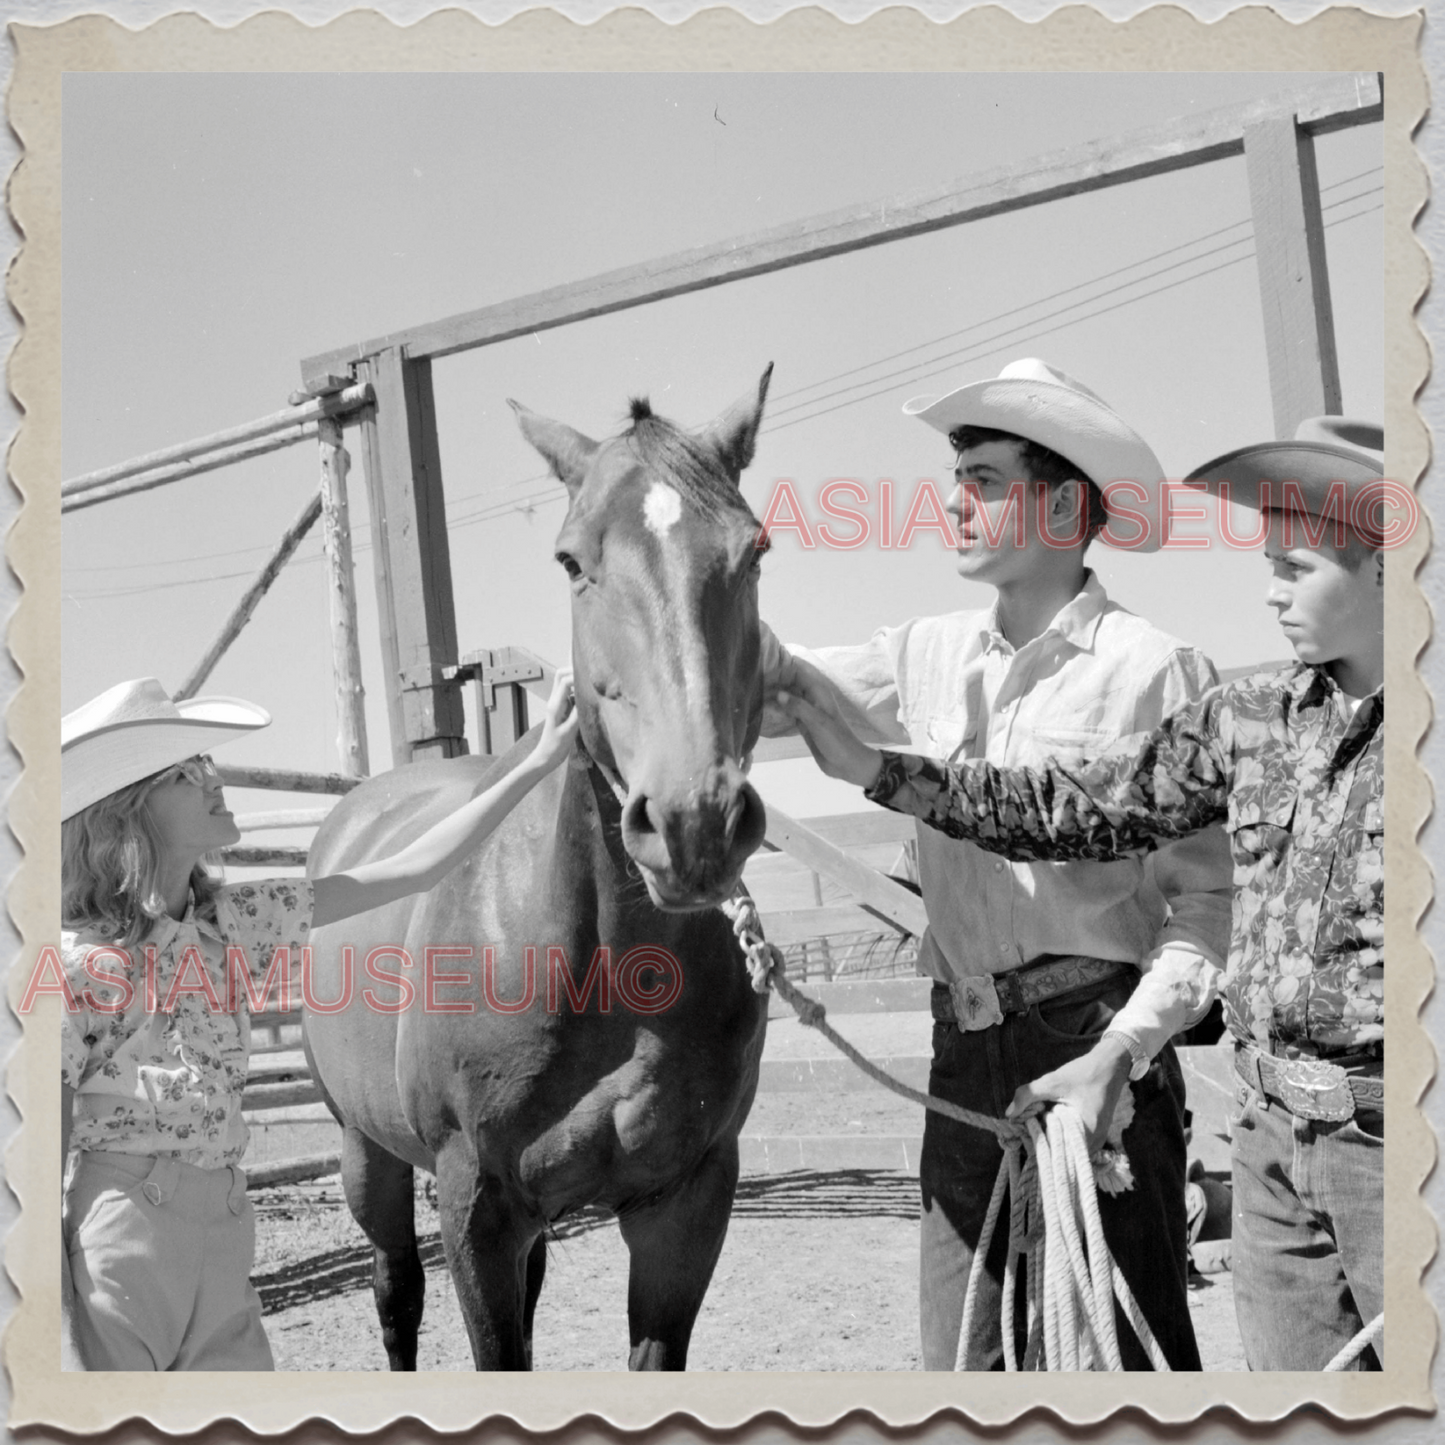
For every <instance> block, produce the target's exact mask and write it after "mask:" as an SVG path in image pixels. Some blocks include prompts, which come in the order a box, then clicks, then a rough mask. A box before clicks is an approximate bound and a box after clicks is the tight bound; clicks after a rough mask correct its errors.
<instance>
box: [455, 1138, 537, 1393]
mask: <svg viewBox="0 0 1445 1445" xmlns="http://www.w3.org/2000/svg"><path fill="white" fill-rule="evenodd" d="M437 1210H438V1213H439V1215H440V1217H441V1227H442V1246H443V1248H444V1249H445V1250H446V1256H447V1264H448V1266H449V1267H450V1269H451V1274H452V1281H453V1283H454V1284H455V1285H456V1289H457V1302H458V1303H459V1304H460V1305H461V1309H462V1319H463V1320H464V1321H465V1322H466V1326H467V1337H468V1339H469V1340H470V1341H471V1346H472V1361H473V1363H474V1364H475V1366H476V1368H477V1369H479V1370H530V1369H531V1368H532V1352H531V1341H530V1338H529V1335H530V1328H529V1327H530V1323H531V1321H530V1311H528V1310H527V1309H526V1306H525V1300H526V1293H527V1291H526V1284H527V1273H528V1270H527V1263H528V1258H529V1256H530V1255H531V1253H532V1244H533V1240H534V1238H535V1233H536V1231H535V1230H534V1229H533V1228H532V1226H531V1225H530V1224H529V1223H527V1222H525V1221H523V1220H522V1219H520V1218H519V1217H518V1214H517V1211H516V1210H515V1209H514V1208H513V1207H512V1206H511V1204H510V1202H509V1201H508V1200H507V1199H506V1197H505V1195H504V1191H503V1189H502V1187H501V1184H500V1181H498V1180H496V1179H494V1178H491V1177H489V1176H487V1175H485V1174H482V1173H481V1172H480V1170H479V1168H478V1165H477V1160H476V1156H475V1154H473V1152H472V1151H471V1149H470V1148H468V1147H467V1146H466V1144H465V1142H464V1141H462V1140H460V1139H457V1140H455V1141H454V1142H453V1143H452V1144H449V1145H448V1146H447V1147H446V1148H445V1149H443V1150H442V1151H441V1152H440V1153H439V1154H438V1156H437ZM537 1287H538V1289H539V1290H540V1288H541V1272H540V1271H538V1285H537ZM533 1303H534V1304H535V1300H534V1301H533Z"/></svg>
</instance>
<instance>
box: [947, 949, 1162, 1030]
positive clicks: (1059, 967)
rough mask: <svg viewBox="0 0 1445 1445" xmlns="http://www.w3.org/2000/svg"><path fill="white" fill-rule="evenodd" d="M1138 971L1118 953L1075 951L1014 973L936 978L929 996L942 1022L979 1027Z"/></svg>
mask: <svg viewBox="0 0 1445 1445" xmlns="http://www.w3.org/2000/svg"><path fill="white" fill-rule="evenodd" d="M1133 971H1134V965H1133V964H1132V963H1122V962H1120V960H1118V959H1115V958H1088V957H1085V956H1084V955H1082V954H1070V955H1066V956H1064V957H1060V958H1044V959H1039V960H1037V961H1036V962H1034V963H1026V964H1024V966H1023V967H1022V968H1015V969H1011V970H1010V971H1009V972H1008V973H995V974H980V975H977V976H974V975H970V976H968V977H966V978H956V979H954V980H953V982H952V983H948V984H943V983H935V984H934V985H933V993H932V995H931V996H930V999H929V1002H930V1006H931V1008H932V1010H933V1017H934V1019H935V1020H937V1022H939V1023H945V1024H956V1025H957V1026H958V1027H959V1028H960V1029H963V1030H964V1031H965V1032H973V1031H975V1030H977V1029H986V1028H989V1027H990V1026H991V1025H993V1024H996V1023H1001V1022H1002V1021H1003V1017H1004V1015H1005V1014H1014V1013H1018V1014H1021V1013H1027V1012H1028V1011H1029V1010H1030V1009H1031V1008H1032V1007H1033V1006H1034V1005H1035V1004H1038V1003H1043V1002H1044V1001H1045V1000H1047V999H1051V998H1058V997H1059V996H1060V995H1061V994H1066V993H1072V992H1073V991H1074V990H1075V989H1080V988H1087V987H1088V986H1089V985H1090V984H1094V983H1102V982H1104V980H1106V979H1110V978H1114V977H1116V976H1118V975H1121V974H1125V973H1132V972H1133Z"/></svg>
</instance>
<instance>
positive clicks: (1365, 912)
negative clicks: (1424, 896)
mask: <svg viewBox="0 0 1445 1445" xmlns="http://www.w3.org/2000/svg"><path fill="white" fill-rule="evenodd" d="M1351 835H1353V836H1351ZM1339 852H1340V858H1339V862H1338V865H1337V866H1338V869H1339V871H1340V873H1341V874H1345V875H1346V876H1347V874H1346V870H1347V869H1348V868H1353V870H1354V883H1353V887H1352V888H1351V893H1352V895H1353V899H1354V903H1355V906H1356V908H1357V910H1358V911H1359V913H1360V914H1361V915H1362V916H1364V917H1374V918H1376V919H1378V920H1383V917H1384V911H1385V806H1384V801H1383V800H1382V799H1379V798H1372V799H1371V800H1370V801H1369V802H1368V803H1366V804H1365V806H1364V808H1363V809H1362V810H1361V813H1360V822H1359V827H1358V828H1357V829H1347V831H1346V833H1345V836H1343V837H1342V838H1341V839H1340V844H1339ZM1347 854H1353V856H1352V857H1350V858H1348V861H1347V858H1346V855H1347ZM1370 941H1371V942H1375V941H1376V940H1374V939H1371V940H1370Z"/></svg>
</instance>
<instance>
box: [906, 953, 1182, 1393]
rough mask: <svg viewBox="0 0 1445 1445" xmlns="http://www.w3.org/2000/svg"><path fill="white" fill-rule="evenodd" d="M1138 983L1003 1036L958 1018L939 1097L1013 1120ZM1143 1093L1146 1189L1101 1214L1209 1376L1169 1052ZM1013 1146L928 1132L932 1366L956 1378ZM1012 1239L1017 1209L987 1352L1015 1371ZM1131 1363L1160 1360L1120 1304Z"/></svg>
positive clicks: (926, 1335) (1126, 1265)
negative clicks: (963, 1026) (977, 1259)
mask: <svg viewBox="0 0 1445 1445" xmlns="http://www.w3.org/2000/svg"><path fill="white" fill-rule="evenodd" d="M1134 982H1135V975H1133V974H1130V975H1128V976H1126V977H1125V978H1115V979H1109V980H1105V981H1104V982H1103V983H1100V984H1092V985H1090V986H1088V987H1087V988H1083V989H1078V990H1075V991H1074V992H1072V993H1069V994H1063V995H1060V996H1059V997H1057V998H1053V999H1049V1000H1047V1001H1046V1002H1044V1003H1042V1004H1039V1005H1036V1006H1035V1007H1034V1008H1032V1009H1030V1010H1029V1011H1028V1013H1026V1014H1008V1015H1006V1016H1005V1018H1004V1021H1003V1022H1002V1023H1001V1024H997V1025H995V1026H994V1027H993V1028H988V1029H980V1030H978V1031H977V1032H973V1033H966V1032H964V1031H962V1030H960V1029H959V1028H958V1027H957V1026H956V1025H954V1024H943V1023H939V1024H935V1025H934V1026H933V1068H932V1071H931V1072H930V1074H929V1080H928V1088H929V1092H930V1093H932V1094H936V1095H938V1096H939V1097H940V1098H943V1099H948V1100H950V1101H951V1102H953V1103H957V1104H961V1105H963V1107H964V1108H966V1109H972V1110H974V1111H975V1112H977V1113H985V1114H992V1115H994V1116H995V1117H998V1118H1001V1117H1002V1115H1003V1111H1004V1110H1005V1109H1006V1108H1007V1107H1008V1105H1009V1102H1010V1101H1011V1100H1012V1099H1013V1096H1014V1091H1015V1090H1016V1089H1018V1088H1019V1087H1020V1086H1021V1085H1023V1084H1027V1083H1029V1082H1031V1081H1032V1080H1034V1079H1036V1078H1038V1077H1039V1075H1040V1074H1046V1073H1048V1072H1049V1071H1050V1070H1051V1069H1056V1068H1058V1067H1059V1066H1060V1065H1061V1064H1064V1063H1067V1062H1068V1061H1069V1060H1070V1059H1074V1058H1078V1057H1079V1056H1080V1055H1081V1054H1085V1053H1087V1052H1088V1051H1089V1050H1090V1049H1091V1048H1092V1047H1093V1046H1094V1044H1096V1043H1097V1042H1098V1040H1099V1037H1100V1036H1101V1035H1102V1034H1103V1032H1104V1030H1105V1029H1106V1028H1107V1027H1108V1025H1109V1021H1110V1020H1111V1019H1112V1018H1113V1017H1114V1014H1115V1013H1116V1012H1117V1011H1118V1010H1119V1008H1120V1007H1122V1006H1123V1004H1124V1002H1125V1001H1126V1000H1127V998H1128V997H1129V994H1130V992H1132V989H1133V984H1134ZM1131 1087H1132V1088H1133V1090H1134V1102H1135V1110H1136V1112H1135V1115H1134V1122H1133V1123H1132V1124H1131V1125H1130V1126H1129V1128H1128V1129H1127V1130H1125V1132H1124V1148H1125V1151H1126V1152H1127V1154H1128V1156H1129V1162H1130V1164H1131V1165H1132V1167H1133V1172H1134V1181H1135V1182H1134V1187H1133V1189H1130V1190H1126V1191H1125V1192H1124V1193H1122V1194H1115V1195H1108V1194H1103V1193H1101V1194H1100V1195H1099V1215H1100V1218H1101V1220H1102V1222H1103V1225H1104V1236H1105V1238H1106V1239H1107V1241H1108V1245H1109V1250H1110V1252H1111V1253H1112V1254H1113V1256H1114V1258H1115V1260H1116V1261H1117V1262H1118V1264H1119V1268H1120V1269H1121V1270H1122V1271H1123V1273H1124V1278H1125V1279H1127V1280H1128V1282H1129V1287H1130V1288H1131V1289H1132V1290H1133V1292H1134V1297H1135V1299H1136V1300H1137V1301H1138V1303H1139V1307H1140V1308H1141V1309H1142V1310H1143V1312H1144V1317H1145V1319H1146V1320H1148V1322H1149V1327H1150V1329H1152V1330H1153V1332H1154V1336H1155V1338H1156V1339H1157V1340H1158V1341H1159V1344H1160V1346H1161V1347H1162V1349H1163V1351H1164V1355H1165V1358H1166V1359H1168V1361H1169V1363H1170V1365H1171V1367H1172V1368H1173V1369H1176V1370H1197V1369H1199V1368H1200V1364H1199V1347H1198V1345H1197V1344H1196V1343H1195V1340H1194V1325H1193V1323H1192V1321H1191V1320H1190V1317H1189V1296H1188V1263H1187V1255H1186V1233H1185V1229H1186V1226H1185V1217H1184V1182H1185V1158H1184V1121H1183V1110H1184V1079H1183V1076H1182V1075H1181V1073H1180V1070H1179V1060H1178V1059H1177V1058H1176V1056H1175V1054H1174V1050H1173V1048H1172V1047H1167V1046H1166V1048H1165V1049H1164V1050H1163V1052H1162V1053H1161V1054H1160V1055H1159V1057H1158V1058H1156V1059H1155V1060H1154V1063H1153V1065H1152V1066H1151V1067H1150V1069H1149V1072H1148V1074H1146V1075H1145V1076H1144V1078H1142V1079H1141V1080H1140V1081H1139V1082H1138V1083H1137V1084H1134V1085H1131ZM1002 1158H1003V1150H1002V1149H1001V1148H1000V1147H999V1144H998V1141H997V1140H996V1139H995V1138H994V1136H993V1135H992V1134H990V1133H986V1132H984V1131H983V1130H981V1129H974V1128H971V1127H970V1126H969V1125H967V1124H960V1123H956V1122H955V1121H954V1120H952V1119H946V1118H944V1116H943V1115H942V1114H935V1113H933V1112H932V1111H931V1110H930V1111H929V1113H928V1114H927V1116H926V1119H925V1122H924V1126H923V1156H922V1159H921V1161H920V1166H919V1182H920V1183H921V1185H922V1188H923V1223H922V1233H921V1248H920V1257H919V1258H920V1268H919V1306H920V1317H921V1323H922V1329H923V1367H924V1369H926V1370H951V1369H953V1366H954V1360H955V1358H956V1356H957V1351H958V1335H959V1330H960V1329H961V1328H962V1324H963V1297H964V1291H965V1289H966V1288H967V1285H968V1275H969V1270H970V1269H971V1267H972V1265H973V1257H974V1253H975V1250H976V1249H977V1246H978V1239H979V1235H980V1233H981V1232H982V1229H983V1219H984V1214H985V1213H986V1212H987V1209H988V1200H989V1195H990V1193H991V1191H992V1189H993V1184H994V1179H995V1176H996V1175H997V1174H998V1168H999V1163H1000V1161H1001V1160H1002ZM1007 1236H1008V1205H1007V1203H1005V1206H1004V1210H1003V1213H1002V1215H1001V1218H1000V1225H999V1227H998V1229H997V1230H996V1232H995V1234H994V1239H993V1244H992V1246H991V1247H990V1249H989V1252H988V1256H987V1259H986V1261H985V1269H986V1277H985V1278H984V1280H983V1281H981V1285H982V1288H981V1290H980V1293H979V1298H978V1304H977V1306H976V1308H975V1316H974V1321H975V1322H974V1334H975V1338H974V1341H973V1351H974V1358H976V1359H979V1360H981V1361H984V1362H986V1364H987V1367H988V1368H989V1369H994V1370H1001V1369H1002V1368H1003V1339H1002V1334H1001V1331H1000V1320H999V1315H1000V1311H1001V1309H1002V1305H1003V1268H1004V1259H1005V1254H1006V1246H1007ZM1024 1285H1025V1279H1024V1275H1023V1270H1022V1269H1021V1270H1020V1279H1019V1284H1018V1291H1017V1294H1016V1296H1015V1301H1016V1306H1017V1313H1016V1320H1015V1323H1016V1328H1015V1340H1016V1342H1017V1349H1018V1355H1019V1358H1020V1359H1021V1358H1022V1356H1023V1351H1024V1345H1025V1343H1026V1341H1025V1337H1024V1327H1025V1318H1024V1301H1025V1293H1024ZM1114 1313H1115V1321H1116V1325H1117V1328H1118V1335H1119V1349H1120V1353H1121V1355H1122V1356H1123V1360H1124V1367H1125V1368H1126V1369H1130V1370H1148V1369H1150V1368H1152V1367H1151V1365H1150V1363H1149V1357H1148V1356H1147V1355H1146V1354H1145V1352H1144V1349H1143V1347H1142V1346H1141V1345H1140V1344H1139V1343H1138V1341H1137V1340H1136V1339H1135V1338H1134V1333H1133V1330H1132V1329H1131V1328H1130V1326H1129V1324H1128V1321H1127V1320H1126V1319H1125V1318H1124V1315H1123V1313H1122V1312H1121V1311H1120V1310H1119V1309H1118V1308H1117V1306H1116V1308H1115V1312H1114Z"/></svg>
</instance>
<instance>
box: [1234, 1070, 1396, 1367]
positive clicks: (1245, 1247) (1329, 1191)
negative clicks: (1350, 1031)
mask: <svg viewBox="0 0 1445 1445" xmlns="http://www.w3.org/2000/svg"><path fill="white" fill-rule="evenodd" d="M1230 1125H1231V1129H1232V1133H1233V1139H1234V1152H1233V1164H1234V1240H1233V1244H1232V1246H1231V1249H1232V1254H1233V1270H1234V1307H1235V1312H1236V1313H1237V1314H1238V1316H1239V1333H1240V1336H1241V1338H1242V1339H1243V1341H1244V1357H1245V1359H1246V1360H1247V1361H1248V1363H1249V1368H1250V1369H1251V1370H1322V1369H1324V1367H1325V1366H1326V1365H1327V1364H1328V1363H1329V1362H1330V1360H1331V1359H1333V1358H1334V1356H1335V1355H1336V1354H1337V1353H1338V1352H1339V1351H1340V1350H1341V1349H1342V1348H1343V1347H1344V1346H1345V1345H1347V1344H1348V1343H1349V1342H1350V1340H1351V1339H1352V1338H1353V1337H1354V1335H1355V1334H1356V1333H1357V1332H1358V1331H1359V1330H1360V1328H1361V1327H1362V1326H1363V1325H1366V1324H1368V1323H1369V1322H1370V1321H1371V1320H1372V1319H1374V1317H1375V1316H1376V1315H1377V1314H1379V1312H1380V1311H1381V1310H1382V1309H1383V1308H1384V1296H1385V1290H1384V1264H1385V1258H1384V1255H1385V1175H1384V1167H1385V1137H1384V1136H1385V1126H1384V1119H1383V1117H1382V1116H1381V1115H1380V1114H1378V1113H1374V1112H1369V1113H1363V1114H1358V1115H1356V1117H1355V1118H1353V1119H1350V1120H1347V1121H1346V1122H1345V1123H1343V1124H1330V1123H1325V1122H1323V1121H1320V1120H1311V1119H1297V1118H1295V1116H1294V1115H1293V1114H1291V1113H1290V1112H1289V1110H1287V1109H1286V1108H1285V1107H1284V1105H1283V1104H1280V1103H1278V1102H1276V1101H1275V1100H1272V1099H1262V1098H1261V1097H1260V1095H1259V1094H1258V1093H1257V1092H1256V1091H1255V1090H1254V1089H1253V1088H1251V1087H1250V1086H1249V1085H1248V1084H1245V1083H1240V1084H1239V1086H1238V1089H1237V1092H1236V1094H1235V1116H1232V1117H1231V1119H1230ZM1384 1353H1385V1343H1384V1340H1383V1339H1382V1340H1380V1341H1379V1343H1378V1344H1376V1345H1375V1347H1374V1348H1373V1349H1366V1350H1365V1352H1364V1353H1363V1354H1362V1355H1361V1356H1360V1357H1359V1359H1358V1360H1357V1361H1356V1362H1355V1363H1354V1364H1353V1365H1351V1366H1350V1368H1351V1369H1353V1370H1378V1369H1379V1368H1380V1367H1381V1362H1382V1361H1383V1359H1384Z"/></svg>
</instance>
